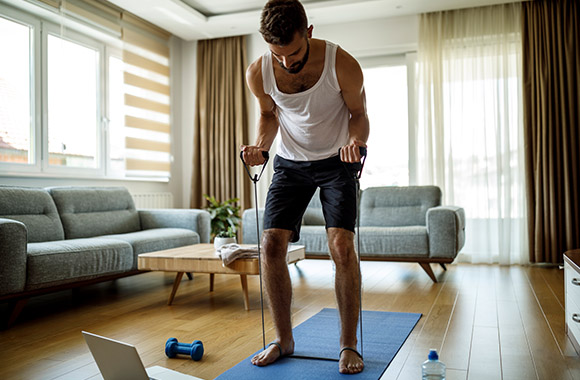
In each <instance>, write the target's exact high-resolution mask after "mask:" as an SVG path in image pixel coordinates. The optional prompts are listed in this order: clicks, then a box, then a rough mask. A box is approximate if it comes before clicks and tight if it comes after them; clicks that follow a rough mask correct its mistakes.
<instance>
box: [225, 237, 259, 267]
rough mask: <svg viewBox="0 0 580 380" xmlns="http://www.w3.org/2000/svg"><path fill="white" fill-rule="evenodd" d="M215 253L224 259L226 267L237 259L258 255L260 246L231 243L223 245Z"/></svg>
mask: <svg viewBox="0 0 580 380" xmlns="http://www.w3.org/2000/svg"><path fill="white" fill-rule="evenodd" d="M215 253H216V255H218V256H219V257H220V259H222V264H223V266H224V267H225V266H227V265H230V264H231V263H232V262H233V261H234V260H236V259H247V258H254V257H258V246H257V245H256V246H250V247H242V246H240V245H239V244H236V243H230V244H224V245H222V246H221V247H219V248H218V249H217V250H216V252H215Z"/></svg>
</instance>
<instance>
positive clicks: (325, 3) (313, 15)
mask: <svg viewBox="0 0 580 380" xmlns="http://www.w3.org/2000/svg"><path fill="white" fill-rule="evenodd" d="M109 1H110V2H111V3H113V4H115V5H117V6H119V7H121V8H123V9H126V10H128V11H129V12H131V13H133V14H135V15H137V16H139V17H141V18H143V19H145V20H147V21H149V22H151V23H152V24H155V25H157V26H159V27H161V28H163V29H165V30H167V31H169V32H171V33H172V34H174V35H176V36H178V37H180V38H182V39H184V40H186V41H191V40H199V39H208V38H219V37H228V36H234V35H242V34H250V33H255V32H256V31H257V30H258V23H259V20H260V11H261V9H262V7H263V6H264V4H265V3H266V1H265V0H109ZM513 1H520V0H302V3H303V4H304V7H305V8H306V13H307V15H308V20H309V22H310V23H312V24H316V25H325V24H337V23H346V22H353V21H363V20H371V19H378V18H386V17H397V16H407V15H415V14H419V13H425V12H434V11H441V10H450V9H460V8H472V7H478V6H484V5H492V4H501V3H507V2H513Z"/></svg>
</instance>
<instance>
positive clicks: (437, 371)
mask: <svg viewBox="0 0 580 380" xmlns="http://www.w3.org/2000/svg"><path fill="white" fill-rule="evenodd" d="M428 358H429V360H426V361H424V362H423V365H422V366H421V369H422V370H423V380H445V364H443V363H442V362H440V361H439V355H437V350H435V349H431V350H429V357H428Z"/></svg>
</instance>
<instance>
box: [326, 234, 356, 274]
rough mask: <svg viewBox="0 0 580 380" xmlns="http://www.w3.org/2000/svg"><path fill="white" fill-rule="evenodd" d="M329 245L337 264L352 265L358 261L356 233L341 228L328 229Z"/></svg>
mask: <svg viewBox="0 0 580 380" xmlns="http://www.w3.org/2000/svg"><path fill="white" fill-rule="evenodd" d="M327 237H328V247H329V248H330V253H331V255H332V259H333V260H334V263H335V264H336V265H337V266H344V265H352V264H353V262H356V252H355V250H354V234H353V233H352V232H350V231H348V230H344V229H341V228H329V229H328V236H327Z"/></svg>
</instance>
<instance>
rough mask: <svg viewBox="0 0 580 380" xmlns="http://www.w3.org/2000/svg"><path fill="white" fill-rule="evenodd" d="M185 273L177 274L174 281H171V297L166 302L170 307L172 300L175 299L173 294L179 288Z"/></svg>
mask: <svg viewBox="0 0 580 380" xmlns="http://www.w3.org/2000/svg"><path fill="white" fill-rule="evenodd" d="M184 273H185V272H177V276H175V281H173V289H172V290H171V295H170V296H169V300H168V301H167V304H168V305H171V303H172V302H173V298H174V297H175V293H177V288H179V284H181V278H182V277H183V274H184Z"/></svg>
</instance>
